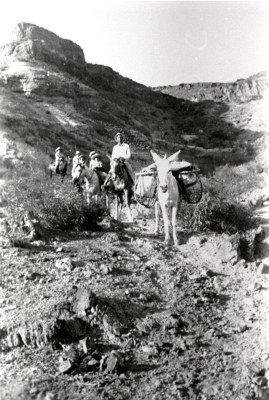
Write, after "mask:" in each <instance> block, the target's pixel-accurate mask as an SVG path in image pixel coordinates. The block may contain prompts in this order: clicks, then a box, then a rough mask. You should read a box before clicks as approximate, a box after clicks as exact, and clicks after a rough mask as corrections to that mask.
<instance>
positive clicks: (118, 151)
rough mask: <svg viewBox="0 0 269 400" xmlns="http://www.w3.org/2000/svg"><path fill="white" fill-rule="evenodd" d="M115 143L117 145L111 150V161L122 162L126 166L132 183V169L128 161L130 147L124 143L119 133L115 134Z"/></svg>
mask: <svg viewBox="0 0 269 400" xmlns="http://www.w3.org/2000/svg"><path fill="white" fill-rule="evenodd" d="M114 139H115V141H116V142H117V144H116V145H115V146H114V147H113V149H112V160H114V159H115V158H117V159H120V160H122V161H124V165H126V169H127V172H128V173H129V175H130V177H131V178H132V180H133V181H134V178H133V175H134V172H133V168H132V167H131V165H130V163H129V162H128V160H129V159H130V158H131V150H130V146H129V145H128V144H127V143H124V142H123V140H124V136H123V134H122V133H121V132H117V133H116V135H115V137H114Z"/></svg>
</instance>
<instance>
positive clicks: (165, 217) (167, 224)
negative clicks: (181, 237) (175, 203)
mask: <svg viewBox="0 0 269 400" xmlns="http://www.w3.org/2000/svg"><path fill="white" fill-rule="evenodd" d="M161 209H162V214H163V223H164V232H165V239H164V240H165V244H168V243H169V240H170V232H169V227H170V221H169V215H168V209H167V207H166V206H165V204H162V203H161Z"/></svg>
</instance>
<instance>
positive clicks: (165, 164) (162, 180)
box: [150, 150, 171, 193]
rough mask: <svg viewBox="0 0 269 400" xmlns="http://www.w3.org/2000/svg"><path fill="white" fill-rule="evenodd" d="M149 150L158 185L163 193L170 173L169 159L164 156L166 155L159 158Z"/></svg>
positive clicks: (166, 187)
mask: <svg viewBox="0 0 269 400" xmlns="http://www.w3.org/2000/svg"><path fill="white" fill-rule="evenodd" d="M150 152H151V155H152V157H153V160H154V162H155V164H156V166H157V172H158V178H159V186H160V188H161V191H162V192H163V193H166V192H167V189H168V177H169V175H170V174H171V165H170V162H169V159H167V158H166V155H165V156H164V158H161V157H160V156H158V154H157V153H155V152H154V151H152V150H151V151H150Z"/></svg>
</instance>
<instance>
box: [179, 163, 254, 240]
mask: <svg viewBox="0 0 269 400" xmlns="http://www.w3.org/2000/svg"><path fill="white" fill-rule="evenodd" d="M242 168H243V167H241V169H240V167H231V166H229V165H226V166H224V167H219V168H218V169H217V170H216V172H215V174H214V175H213V176H212V177H210V178H204V179H203V186H204V195H203V198H202V200H201V201H200V203H199V204H195V205H190V204H187V203H185V202H182V206H181V207H180V215H181V218H182V221H183V225H184V226H187V227H188V228H191V229H192V230H194V231H209V230H211V231H215V232H226V233H230V234H232V233H235V232H237V231H246V230H248V229H251V228H253V227H254V226H255V220H254V217H253V209H251V207H250V206H247V205H244V204H242V202H240V197H241V196H242V194H243V193H244V192H245V190H246V182H245V180H246V179H247V180H248V188H249V190H251V189H252V190H254V189H255V188H256V187H257V178H256V174H255V169H254V167H253V166H252V169H251V168H250V167H249V168H247V167H245V168H244V170H242ZM260 184H261V183H260Z"/></svg>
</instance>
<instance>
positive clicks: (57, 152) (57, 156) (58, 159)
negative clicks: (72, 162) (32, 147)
mask: <svg viewBox="0 0 269 400" xmlns="http://www.w3.org/2000/svg"><path fill="white" fill-rule="evenodd" d="M61 161H65V156H64V153H63V151H62V148H61V147H57V149H56V150H55V172H56V173H57V172H59V164H60V162H61Z"/></svg>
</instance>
